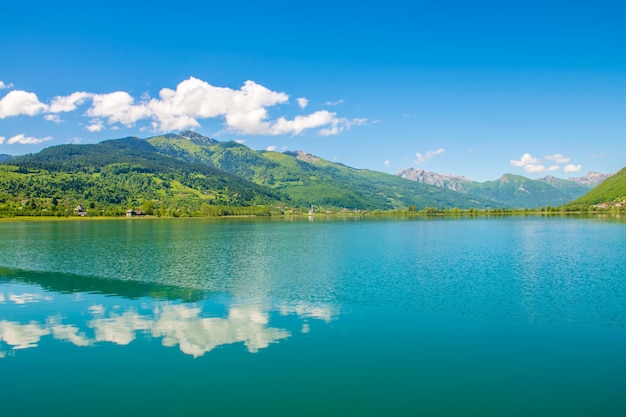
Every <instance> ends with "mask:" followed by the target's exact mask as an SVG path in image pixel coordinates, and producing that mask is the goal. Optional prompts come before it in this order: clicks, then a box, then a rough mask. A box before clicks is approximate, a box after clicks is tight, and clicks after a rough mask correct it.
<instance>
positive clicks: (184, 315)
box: [0, 293, 336, 358]
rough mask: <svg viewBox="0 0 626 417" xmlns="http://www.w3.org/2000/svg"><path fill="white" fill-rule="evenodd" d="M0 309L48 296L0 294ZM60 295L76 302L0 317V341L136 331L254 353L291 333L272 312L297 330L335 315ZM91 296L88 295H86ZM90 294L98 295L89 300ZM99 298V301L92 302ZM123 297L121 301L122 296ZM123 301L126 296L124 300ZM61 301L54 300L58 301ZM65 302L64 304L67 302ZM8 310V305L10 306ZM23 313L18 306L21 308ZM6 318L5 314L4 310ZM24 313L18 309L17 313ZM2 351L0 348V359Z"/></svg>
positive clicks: (78, 340) (78, 338) (112, 338)
mask: <svg viewBox="0 0 626 417" xmlns="http://www.w3.org/2000/svg"><path fill="white" fill-rule="evenodd" d="M0 295H1V297H0V300H2V302H3V303H4V307H3V309H4V310H6V309H7V308H11V305H10V303H7V302H6V300H8V301H10V302H12V303H13V304H12V305H13V306H14V307H12V308H13V309H15V308H17V306H18V305H19V306H20V307H22V308H23V307H24V304H26V303H36V302H38V301H41V300H46V301H52V302H51V303H49V304H50V305H52V306H54V301H56V300H53V297H51V296H49V295H46V294H35V293H22V294H13V293H9V295H8V296H6V294H5V293H0ZM82 295H83V296H82V297H76V294H72V295H61V294H57V295H56V296H55V299H56V298H65V301H67V298H70V297H71V299H72V300H76V301H74V302H72V303H70V304H69V306H71V305H72V304H77V303H78V304H79V305H80V306H79V308H78V310H79V311H78V314H76V313H77V311H76V307H73V308H71V309H70V311H64V312H63V313H62V314H58V313H55V314H51V311H56V310H53V308H52V309H51V308H50V307H48V309H47V310H46V312H45V313H43V314H42V313H41V311H38V310H34V311H33V312H32V313H33V316H34V317H33V316H26V317H27V318H26V319H23V318H22V317H20V318H21V320H19V321H18V320H6V319H2V320H0V342H4V343H5V344H6V345H8V347H9V349H11V350H19V349H28V348H35V347H38V346H40V344H41V343H42V339H43V338H45V337H51V338H52V339H56V340H62V341H65V342H68V343H71V344H73V345H75V346H81V347H83V346H93V345H95V344H98V343H106V342H109V343H114V344H117V345H128V344H129V343H131V342H133V341H134V340H135V339H137V337H139V335H149V336H150V337H152V338H160V339H161V343H162V345H163V346H167V347H174V346H178V348H179V349H180V350H181V352H183V353H185V354H188V355H191V356H193V357H199V356H202V355H204V354H206V353H207V352H210V351H211V350H213V349H215V348H216V347H219V346H224V345H230V344H235V343H241V344H243V345H244V346H245V347H246V349H247V350H248V352H250V353H255V352H258V351H259V350H261V349H265V348H267V347H268V346H269V345H270V344H272V343H277V342H279V341H280V340H284V339H287V338H289V337H290V336H291V332H290V331H289V330H287V329H283V328H278V327H273V326H272V325H271V324H270V321H271V316H272V313H274V312H276V313H277V314H279V315H280V316H287V315H292V316H295V317H297V318H298V319H299V320H302V321H303V323H301V324H299V325H298V326H299V327H300V329H299V330H300V331H301V332H302V333H308V332H309V331H310V325H309V323H308V322H307V321H308V320H309V319H314V320H321V321H324V322H329V321H330V320H332V319H333V317H334V316H336V312H335V310H334V309H333V308H331V307H330V306H327V305H320V304H316V305H309V304H306V303H295V304H284V303H283V304H278V305H272V303H270V302H267V301H257V300H254V301H246V302H237V303H234V302H233V303H231V304H229V305H227V306H226V311H225V312H223V313H221V314H220V315H219V316H208V314H207V312H206V311H205V310H204V309H203V308H202V307H203V304H202V303H196V304H182V303H175V302H167V301H154V300H148V301H146V300H145V299H144V300H138V301H134V302H130V303H128V302H127V303H126V304H125V305H117V304H116V303H119V302H120V301H121V300H120V299H117V298H111V297H104V298H103V297H99V298H98V297H94V296H93V295H90V294H82ZM90 298H91V299H90ZM93 298H98V299H97V300H94V299H93ZM94 301H100V302H94ZM122 301H123V300H122ZM125 301H128V300H125ZM61 304H62V303H59V305H61ZM67 305H68V304H65V305H64V306H67ZM9 311H11V310H9ZM22 312H23V311H22ZM3 316H5V317H6V314H3ZM21 316H23V314H21ZM6 355H7V353H6V352H3V351H2V349H0V358H2V357H5V356H6Z"/></svg>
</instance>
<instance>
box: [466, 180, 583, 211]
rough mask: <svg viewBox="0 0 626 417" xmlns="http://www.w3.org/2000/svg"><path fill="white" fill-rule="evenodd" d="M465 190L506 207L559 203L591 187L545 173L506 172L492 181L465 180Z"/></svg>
mask: <svg viewBox="0 0 626 417" xmlns="http://www.w3.org/2000/svg"><path fill="white" fill-rule="evenodd" d="M466 189H467V194H468V195H472V196H476V197H481V198H484V199H488V200H491V201H495V202H497V203H500V204H503V205H505V206H506V207H513V208H537V207H545V206H560V205H563V204H565V203H567V202H568V201H571V200H573V199H574V198H577V197H579V196H581V195H583V194H584V193H586V192H588V191H589V189H590V187H588V186H585V185H581V184H577V183H575V182H573V181H569V180H562V179H559V178H554V177H546V178H544V179H541V180H531V179H529V178H526V177H523V176H520V175H513V174H505V175H503V176H502V177H500V179H498V180H495V181H485V182H481V183H478V182H473V183H469V184H466Z"/></svg>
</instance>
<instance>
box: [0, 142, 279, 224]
mask: <svg viewBox="0 0 626 417" xmlns="http://www.w3.org/2000/svg"><path fill="white" fill-rule="evenodd" d="M8 163H10V165H0V214H2V211H3V210H4V211H5V212H16V211H19V212H22V213H31V212H34V213H43V212H44V211H45V212H47V213H54V212H57V213H58V212H61V213H66V212H67V211H68V210H71V209H73V207H76V205H78V204H81V205H84V206H86V207H87V208H88V211H92V212H94V213H102V212H104V213H105V214H107V213H108V214H120V213H123V211H125V208H128V207H143V208H144V209H145V211H147V212H148V213H152V212H154V213H155V214H163V215H165V214H167V215H177V214H189V213H195V212H207V214H210V213H212V210H213V207H217V206H240V207H254V206H271V205H274V204H276V203H278V202H280V201H288V198H287V197H286V196H284V195H280V194H279V193H277V192H275V191H273V190H271V189H269V188H267V187H261V186H259V185H257V184H254V183H252V182H250V181H246V180H245V179H242V178H240V177H237V176H234V175H231V174H228V173H225V172H223V171H220V170H218V169H216V168H213V167H210V166H208V165H206V164H194V163H188V162H184V161H181V160H180V159H177V158H174V157H171V156H168V155H163V154H161V153H159V152H158V150H157V149H156V148H155V147H153V146H152V145H151V144H150V143H148V142H147V141H145V140H142V139H137V138H124V139H117V140H108V141H104V142H101V143H99V144H95V145H59V146H53V147H50V148H46V149H44V150H42V151H41V152H39V153H37V154H30V155H24V156H21V157H16V158H14V159H12V160H11V161H9V162H8ZM265 210H266V211H267V209H265ZM248 212H250V213H253V212H255V211H254V210H252V209H251V210H248Z"/></svg>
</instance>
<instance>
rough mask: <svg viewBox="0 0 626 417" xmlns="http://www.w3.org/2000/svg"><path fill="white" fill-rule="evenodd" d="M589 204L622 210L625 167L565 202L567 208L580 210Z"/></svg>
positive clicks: (625, 201)
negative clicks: (591, 188) (579, 195)
mask: <svg viewBox="0 0 626 417" xmlns="http://www.w3.org/2000/svg"><path fill="white" fill-rule="evenodd" d="M590 206H600V207H594V208H613V209H615V208H617V209H621V210H624V207H625V206H626V167H624V168H622V169H621V170H620V171H619V172H617V173H616V174H615V175H613V176H611V177H609V178H608V179H606V180H604V181H603V182H601V183H600V184H599V185H598V186H597V187H596V188H594V189H593V190H591V191H589V192H588V193H587V194H585V195H583V196H582V197H580V198H578V199H576V200H574V201H571V202H570V203H568V204H566V205H565V208H566V209H567V210H581V209H586V208H588V207H590Z"/></svg>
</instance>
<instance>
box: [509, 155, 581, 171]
mask: <svg viewBox="0 0 626 417" xmlns="http://www.w3.org/2000/svg"><path fill="white" fill-rule="evenodd" d="M570 160H571V158H569V157H567V156H563V155H561V154H560V153H556V154H554V155H547V156H544V157H543V161H550V162H555V163H556V164H552V165H548V166H546V165H544V164H542V160H541V159H539V158H535V157H533V156H532V155H531V154H529V153H525V154H524V155H522V157H521V158H520V159H519V160H514V159H512V160H511V161H510V162H511V165H513V166H516V167H520V168H524V171H526V172H528V173H531V174H539V173H542V172H554V171H558V170H559V169H560V168H561V166H560V165H557V164H564V163H566V162H569V161H570ZM576 167H580V168H582V166H580V165H566V166H565V167H564V168H563V171H564V172H577V171H570V170H571V169H575V168H576Z"/></svg>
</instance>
